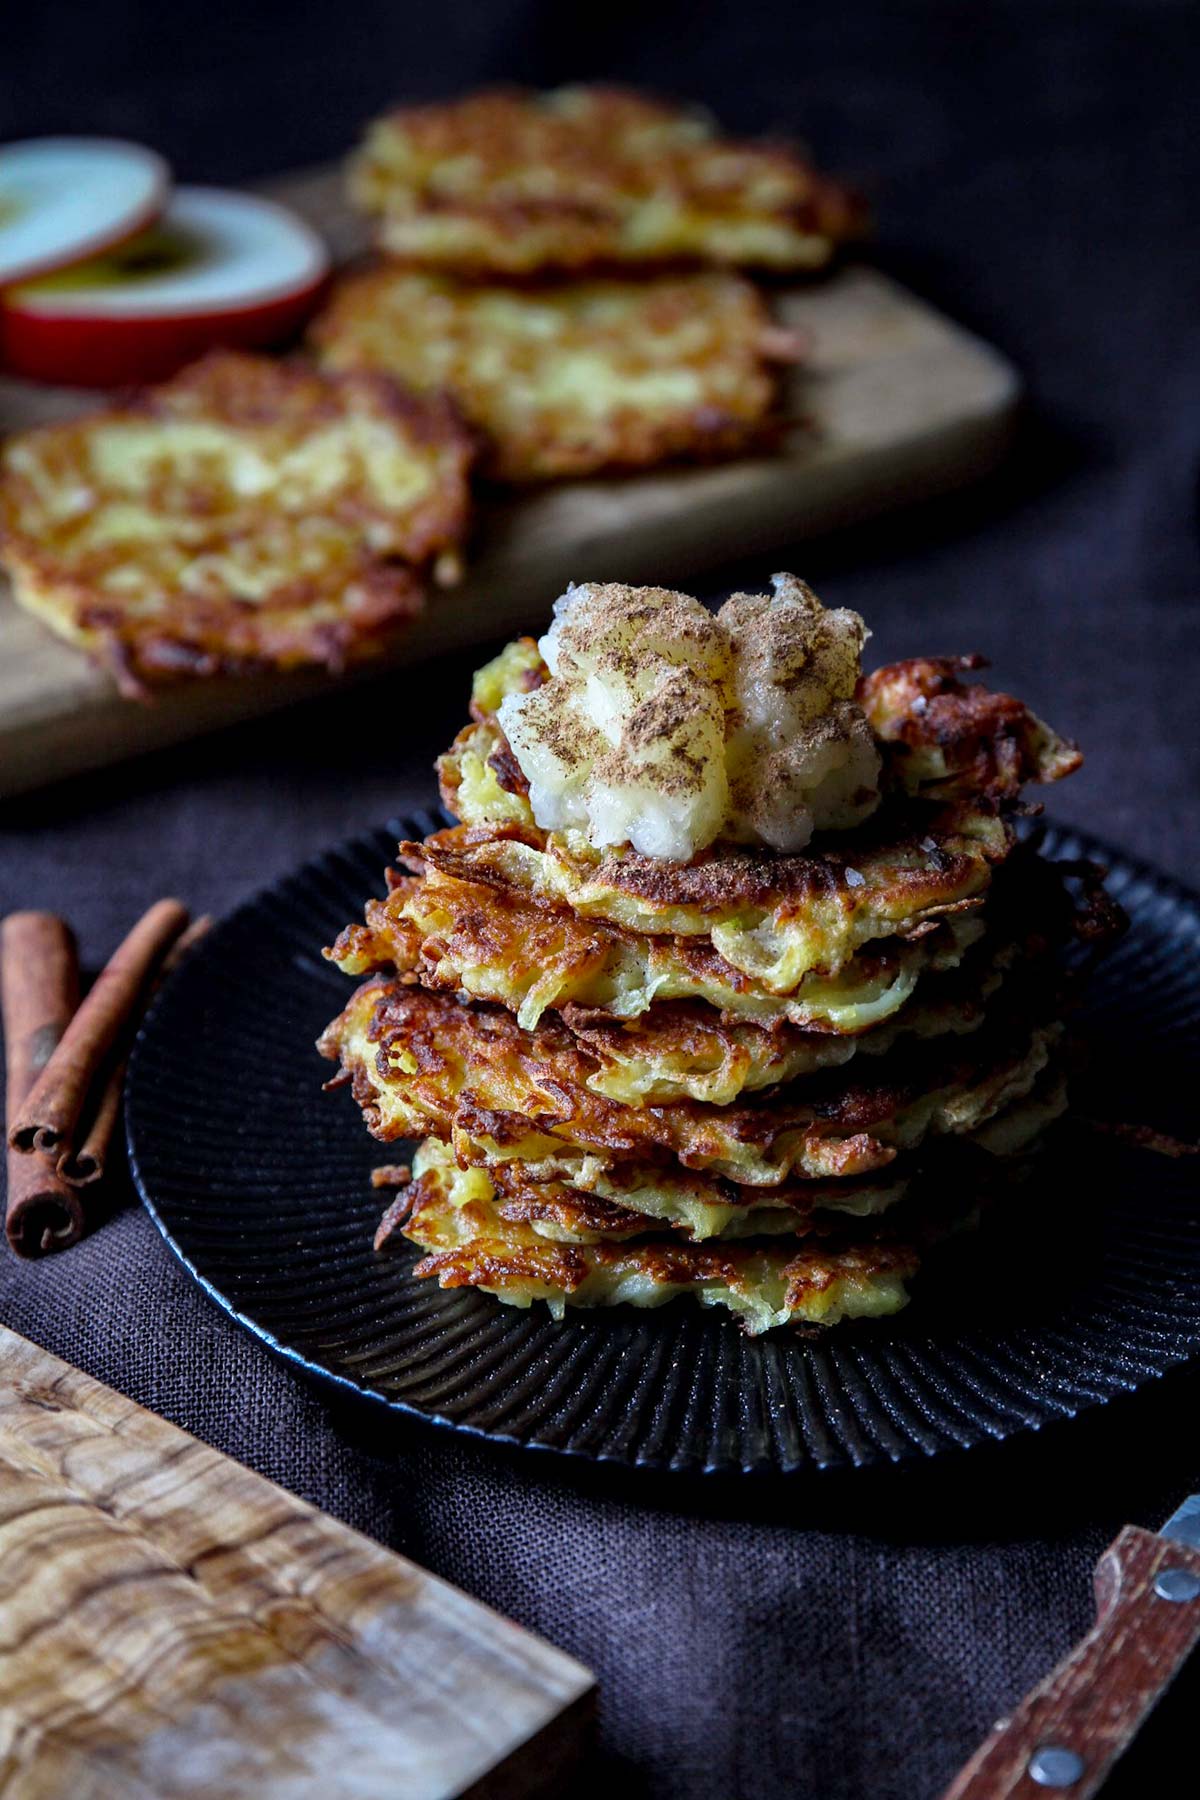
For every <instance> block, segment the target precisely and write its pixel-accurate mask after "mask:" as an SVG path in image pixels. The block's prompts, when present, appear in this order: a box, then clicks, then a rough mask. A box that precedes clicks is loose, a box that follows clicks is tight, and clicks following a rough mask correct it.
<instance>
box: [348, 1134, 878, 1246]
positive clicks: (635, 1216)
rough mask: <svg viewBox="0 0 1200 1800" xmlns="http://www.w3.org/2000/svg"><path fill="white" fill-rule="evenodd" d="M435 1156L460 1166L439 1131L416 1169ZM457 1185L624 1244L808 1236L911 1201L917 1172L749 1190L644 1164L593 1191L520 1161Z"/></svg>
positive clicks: (405, 1209)
mask: <svg viewBox="0 0 1200 1800" xmlns="http://www.w3.org/2000/svg"><path fill="white" fill-rule="evenodd" d="M434 1163H441V1164H444V1165H445V1166H446V1168H447V1169H449V1168H451V1167H454V1168H457V1161H456V1158H455V1155H454V1151H453V1149H452V1148H451V1146H450V1145H449V1144H443V1143H441V1142H440V1141H439V1140H438V1139H436V1138H430V1139H427V1140H426V1142H425V1144H424V1145H423V1146H422V1147H421V1149H420V1150H418V1152H417V1159H416V1167H417V1170H418V1173H419V1172H420V1170H421V1169H422V1168H428V1167H430V1166H432V1165H433V1164H434ZM469 1175H470V1177H471V1178H472V1179H467V1180H464V1181H463V1182H462V1183H461V1185H460V1187H459V1189H458V1191H459V1192H460V1193H461V1194H463V1195H464V1196H466V1195H469V1194H485V1191H486V1195H487V1196H494V1199H495V1205H496V1208H497V1211H498V1213H499V1215H500V1217H501V1218H503V1219H508V1220H511V1221H513V1222H515V1223H519V1224H525V1225H529V1226H531V1228H532V1229H533V1230H534V1231H535V1232H536V1233H537V1234H538V1236H539V1237H545V1238H551V1239H553V1240H554V1241H555V1242H560V1243H579V1244H593V1243H604V1242H608V1241H611V1240H618V1241H623V1240H625V1239H628V1238H631V1237H638V1236H643V1237H644V1236H645V1235H646V1233H647V1232H650V1231H662V1230H663V1229H667V1230H670V1231H673V1232H677V1233H679V1234H680V1235H681V1236H683V1237H685V1238H690V1239H695V1240H697V1241H698V1240H701V1239H704V1238H721V1239H726V1240H727V1239H730V1238H746V1237H776V1236H792V1237H797V1236H804V1235H809V1234H811V1233H812V1232H813V1231H815V1230H820V1229H827V1228H829V1227H830V1226H831V1224H832V1222H834V1221H835V1220H836V1219H837V1218H838V1217H841V1218H847V1217H849V1218H855V1219H866V1218H873V1217H875V1216H876V1215H877V1214H880V1213H883V1212H886V1211H887V1209H888V1208H889V1207H891V1206H894V1205H896V1203H897V1202H898V1201H900V1200H902V1199H903V1198H904V1195H905V1193H906V1191H907V1189H908V1186H909V1181H910V1176H909V1175H908V1174H907V1173H902V1174H899V1175H893V1174H892V1172H891V1171H890V1170H889V1172H888V1175H887V1177H886V1178H885V1179H884V1180H874V1181H799V1182H793V1183H791V1184H785V1185H784V1186H782V1187H777V1188H743V1187H738V1186H736V1184H734V1183H733V1182H729V1181H722V1180H721V1179H719V1178H718V1177H715V1176H710V1175H697V1174H692V1173H689V1171H688V1170H686V1169H681V1168H679V1167H674V1168H673V1167H671V1166H670V1165H663V1166H662V1167H659V1166H657V1165H654V1164H647V1165H646V1166H645V1168H638V1167H636V1166H625V1165H622V1166H620V1167H617V1168H614V1169H612V1170H608V1171H602V1172H601V1173H599V1174H598V1175H597V1177H596V1179H595V1181H594V1182H593V1183H592V1185H591V1186H590V1187H588V1188H582V1187H576V1186H571V1185H569V1184H567V1183H565V1182H561V1181H538V1182H533V1181H528V1180H526V1179H525V1176H524V1172H523V1171H522V1169H521V1166H520V1164H519V1163H498V1164H495V1165H494V1166H492V1167H491V1168H489V1169H488V1170H487V1171H486V1172H485V1171H483V1170H482V1169H472V1170H471V1171H469ZM411 1203H412V1197H411V1195H410V1192H409V1190H408V1188H407V1187H406V1188H405V1190H404V1191H403V1193H401V1194H400V1195H399V1197H398V1198H397V1199H396V1200H395V1201H394V1202H393V1204H392V1205H391V1206H390V1207H389V1208H388V1210H387V1212H386V1213H385V1214H384V1217H383V1221H382V1223H381V1225H380V1227H379V1231H378V1233H377V1235H376V1239H375V1247H376V1249H377V1250H378V1249H382V1248H383V1246H384V1245H385V1244H386V1243H388V1242H389V1241H390V1239H391V1237H392V1234H393V1232H395V1231H396V1230H397V1229H399V1228H400V1227H401V1226H402V1225H403V1223H404V1221H405V1219H407V1217H408V1214H409V1211H410V1209H411Z"/></svg>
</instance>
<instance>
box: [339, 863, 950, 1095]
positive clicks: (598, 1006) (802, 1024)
mask: <svg viewBox="0 0 1200 1800" xmlns="http://www.w3.org/2000/svg"><path fill="white" fill-rule="evenodd" d="M983 929H984V928H983V924H982V922H981V921H980V920H979V919H978V918H976V917H973V916H969V915H968V916H962V917H957V918H949V919H947V920H945V921H944V922H943V923H941V924H940V925H938V926H937V927H936V929H930V930H928V931H926V932H924V933H922V934H920V935H916V936H914V937H913V938H912V939H911V940H905V939H900V938H892V939H888V940H885V941H883V942H880V943H873V944H871V945H870V946H868V947H866V948H863V949H860V950H858V951H857V952H856V953H854V954H852V955H851V956H849V957H847V958H846V959H845V960H844V961H843V962H842V963H841V966H840V967H839V968H837V969H836V971H834V972H833V973H826V971H825V969H824V968H822V967H817V968H814V969H811V970H808V971H806V972H805V973H803V974H802V975H801V976H800V978H799V979H798V980H797V982H796V984H795V986H794V987H793V989H792V991H791V992H790V993H787V994H782V995H781V994H777V993H775V992H773V991H772V990H771V989H770V988H769V987H768V986H767V985H766V984H764V983H763V982H761V981H759V980H758V979H757V978H756V977H754V976H750V975H747V974H745V973H744V972H742V971H741V970H739V969H737V968H735V967H734V966H733V964H732V963H731V962H728V961H726V959H725V958H724V957H723V956H721V955H720V954H719V953H718V952H717V951H716V950H714V949H713V948H712V946H711V944H709V943H708V942H707V941H703V940H698V939H695V938H688V937H657V938H651V937H645V936H641V935H639V934H638V933H637V932H633V931H623V930H620V929H618V928H617V927H616V926H611V925H604V924H600V923H594V922H593V921H592V920H590V919H584V918H579V917H578V916H577V915H576V914H574V913H571V912H561V911H555V910H554V909H552V908H548V907H543V906H539V905H537V904H536V903H534V902H533V901H530V900H527V899H525V898H524V896H522V895H521V894H514V893H512V892H511V891H508V890H505V889H503V888H489V887H487V886H485V885H482V884H476V883H472V882H465V881H458V880H456V879H455V878H454V877H452V876H444V875H441V874H440V873H439V872H438V871H437V870H436V869H435V870H431V871H430V873H429V875H427V876H426V877H425V878H424V879H423V880H401V881H400V882H399V883H398V884H397V885H396V886H395V887H394V888H393V891H392V893H391V894H390V895H389V897H388V898H387V900H383V901H380V900H372V901H368V903H367V908H366V925H365V926H350V927H349V928H348V929H347V930H346V931H345V932H343V933H342V935H341V937H340V938H339V939H338V941H337V943H336V944H335V945H333V947H332V949H331V950H330V951H329V952H328V955H329V956H330V958H331V959H332V960H333V961H335V962H337V964H338V966H339V967H340V968H341V969H342V970H344V972H345V973H346V974H347V975H367V974H370V973H372V972H373V971H374V970H376V969H380V968H387V967H388V966H391V967H394V968H395V969H396V970H397V971H398V972H400V973H410V972H411V973H415V974H418V975H419V978H420V980H421V981H422V982H423V983H424V984H425V985H426V986H428V987H434V988H440V989H443V990H449V991H451V992H455V993H457V992H462V993H465V994H468V995H470V996H471V997H472V998H473V999H477V1000H489V1001H493V1002H495V1003H496V1004H498V1005H501V1006H507V1007H509V1009H510V1010H511V1011H513V1012H515V1013H516V1014H517V1016H518V1018H519V1020H520V1022H521V1024H522V1025H525V1026H527V1027H528V1028H529V1029H530V1030H532V1029H533V1028H534V1027H535V1026H536V1025H537V1024H538V1022H539V1020H540V1019H541V1018H542V1016H543V1014H544V1013H545V1012H546V1011H547V1010H549V1009H551V1008H553V1009H555V1010H558V1011H560V1012H561V1011H563V1010H564V1009H565V1008H567V1007H573V1008H575V1009H577V1010H578V1009H583V1010H585V1011H586V1012H587V1013H589V1014H606V1015H610V1016H611V1017H613V1018H615V1019H619V1020H623V1021H629V1020H635V1019H640V1018H643V1017H646V1016H647V1015H650V1016H653V1014H656V1013H659V1012H660V1011H661V1009H662V1008H663V1007H664V1006H667V1005H669V1003H670V1002H674V1001H685V1002H695V1001H701V1002H705V1003H706V1006H707V1008H712V1009H717V1010H714V1011H712V1012H711V1014H710V1015H709V1016H710V1018H711V1020H712V1023H713V1028H714V1029H716V1028H717V1026H718V1024H719V1022H720V1021H721V1020H722V1016H724V1020H725V1023H726V1024H727V1026H728V1031H727V1034H726V1040H725V1048H724V1050H723V1051H722V1052H721V1060H722V1061H724V1060H725V1057H726V1055H727V1054H729V1053H732V1054H734V1056H735V1057H736V1058H737V1060H738V1061H742V1060H743V1058H742V1057H741V1055H740V1053H738V1052H737V1050H736V1047H735V1046H734V1044H733V1037H732V1034H733V1033H734V1031H735V1030H736V1029H737V1028H738V1026H739V1025H740V1026H742V1028H743V1032H744V1036H745V1042H746V1046H747V1048H748V1049H750V1050H751V1051H752V1053H753V1054H755V1055H757V1056H762V1057H765V1058H767V1060H768V1061H769V1062H770V1064H771V1066H772V1067H773V1068H778V1057H779V1056H780V1055H788V1054H792V1053H799V1054H802V1051H801V1047H800V1046H799V1045H798V1044H797V1043H796V1041H795V1037H794V1036H793V1035H790V1034H784V1035H783V1036H780V1035H776V1036H775V1037H774V1038H773V1039H772V1041H771V1042H770V1044H768V1043H767V1041H766V1034H767V1031H769V1030H770V1029H771V1028H774V1027H780V1026H790V1027H794V1028H795V1031H796V1032H801V1033H806V1034H809V1035H810V1036H811V1035H812V1034H814V1033H822V1032H823V1033H831V1032H839V1033H845V1034H853V1033H857V1032H862V1031H867V1030H869V1029H871V1028H872V1027H873V1026H877V1025H879V1024H880V1023H881V1022H882V1021H884V1020H886V1019H888V1018H890V1017H892V1016H893V1015H894V1014H896V1013H897V1012H899V1011H900V1009H901V1008H902V1007H903V1006H904V1005H905V1004H906V1003H907V1002H908V1001H909V1000H910V998H911V996H912V994H913V990H914V989H915V987H916V985H917V981H918V978H919V977H920V976H921V975H922V974H924V973H926V972H928V971H931V970H934V971H939V970H946V969H952V968H955V967H957V965H958V964H959V963H960V962H961V961H962V958H963V956H964V955H965V953H966V951H967V949H968V948H969V947H970V945H971V944H972V943H973V942H975V940H976V939H977V938H979V937H980V936H981V935H982V933H983ZM696 1012H697V1009H696V1008H695V1007H694V1006H693V1007H691V1008H689V1009H686V1010H685V1011H684V1013H683V1015H682V1016H683V1017H684V1018H685V1019H690V1018H694V1017H695V1015H696ZM666 1016H667V1017H671V1016H672V1015H671V1014H670V1012H668V1014H667V1015H666ZM755 1024H758V1025H760V1026H761V1027H763V1028H764V1029H763V1030H762V1031H759V1032H757V1033H755V1032H754V1029H753V1027H754V1026H755ZM651 1029H653V1027H651ZM689 1029H690V1028H689ZM789 1046H790V1049H789ZM661 1048H662V1046H661V1045H660V1050H659V1052H653V1051H650V1050H649V1049H647V1051H646V1054H647V1055H648V1056H650V1058H651V1060H658V1061H661V1054H660V1052H661ZM706 1054H707V1056H708V1060H710V1061H711V1052H709V1053H706ZM831 1059H832V1058H831ZM684 1060H685V1061H686V1060H687V1058H686V1057H685V1059H684ZM796 1072H797V1073H799V1072H801V1071H800V1070H797V1071H796ZM779 1079H782V1077H781V1076H779V1075H778V1074H774V1075H771V1076H770V1077H768V1078H767V1080H771V1081H773V1080H779ZM767 1080H764V1081H763V1082H761V1083H759V1085H763V1086H765V1085H767Z"/></svg>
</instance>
